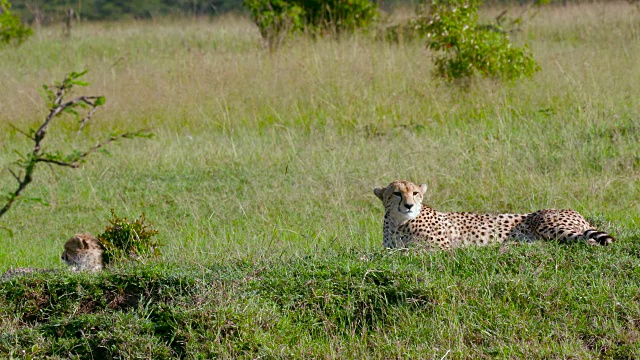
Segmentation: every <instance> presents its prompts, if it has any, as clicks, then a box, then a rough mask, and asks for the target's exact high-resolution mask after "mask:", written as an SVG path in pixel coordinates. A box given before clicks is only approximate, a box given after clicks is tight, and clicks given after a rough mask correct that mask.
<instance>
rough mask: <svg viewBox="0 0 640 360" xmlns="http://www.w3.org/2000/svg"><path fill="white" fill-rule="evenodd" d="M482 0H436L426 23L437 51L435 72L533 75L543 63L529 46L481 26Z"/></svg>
mask: <svg viewBox="0 0 640 360" xmlns="http://www.w3.org/2000/svg"><path fill="white" fill-rule="evenodd" d="M480 3H481V2H480V0H448V1H446V2H441V1H438V0H434V1H433V4H432V8H431V14H432V16H431V19H430V21H429V22H428V24H427V26H426V33H427V39H428V40H427V46H428V47H429V48H430V49H431V50H435V51H438V52H439V54H438V55H437V56H436V58H435V60H434V62H435V66H436V70H435V71H436V74H437V75H438V76H441V77H443V78H445V79H447V80H455V79H461V78H470V77H473V76H476V75H479V76H483V77H496V78H502V79H506V80H511V79H518V78H524V77H530V76H532V75H533V74H534V73H535V72H536V71H538V70H540V67H539V66H538V64H537V63H536V61H535V60H534V59H533V57H532V56H531V54H530V53H529V51H528V49H527V48H526V47H524V48H519V47H515V46H513V45H512V44H511V42H510V41H509V38H508V36H507V34H506V33H505V32H503V31H499V29H495V28H493V27H490V26H478V24H477V20H478V7H479V5H480Z"/></svg>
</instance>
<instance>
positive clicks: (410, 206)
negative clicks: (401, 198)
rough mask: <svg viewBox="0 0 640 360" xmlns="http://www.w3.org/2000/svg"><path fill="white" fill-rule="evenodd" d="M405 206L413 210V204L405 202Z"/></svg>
mask: <svg viewBox="0 0 640 360" xmlns="http://www.w3.org/2000/svg"><path fill="white" fill-rule="evenodd" d="M404 207H406V208H407V209H408V210H411V208H412V207H413V204H404Z"/></svg>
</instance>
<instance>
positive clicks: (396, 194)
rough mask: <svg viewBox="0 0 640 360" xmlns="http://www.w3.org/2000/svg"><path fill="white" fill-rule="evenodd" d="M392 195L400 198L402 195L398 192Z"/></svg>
mask: <svg viewBox="0 0 640 360" xmlns="http://www.w3.org/2000/svg"><path fill="white" fill-rule="evenodd" d="M393 195H395V196H400V197H402V193H401V192H400V191H395V192H394V193H393Z"/></svg>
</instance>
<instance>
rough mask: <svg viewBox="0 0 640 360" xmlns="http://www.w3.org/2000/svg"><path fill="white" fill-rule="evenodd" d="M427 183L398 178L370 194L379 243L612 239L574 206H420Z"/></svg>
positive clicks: (428, 244)
mask: <svg viewBox="0 0 640 360" xmlns="http://www.w3.org/2000/svg"><path fill="white" fill-rule="evenodd" d="M426 190H427V185H424V184H423V185H420V186H418V185H416V184H414V183H412V182H410V181H404V180H397V181H394V182H392V183H391V184H389V186H387V187H386V188H382V187H377V188H375V189H373V193H374V194H375V195H376V196H377V197H378V198H380V200H382V203H383V204H384V208H385V214H384V242H383V244H384V247H386V248H396V247H405V246H407V245H409V244H413V243H415V244H416V245H418V246H425V247H429V248H435V247H439V248H440V249H452V248H456V247H459V246H467V245H487V244H490V243H496V242H498V243H502V242H504V241H506V240H508V239H515V240H519V241H533V240H536V239H544V240H559V241H567V242H568V241H577V240H585V241H587V243H589V244H592V245H597V244H600V245H608V244H611V243H613V242H614V241H615V240H614V238H613V237H611V236H610V235H609V234H607V233H604V232H601V231H598V230H595V229H594V228H593V226H592V225H591V224H589V223H588V222H587V221H586V220H585V219H584V218H583V217H582V215H580V214H579V213H577V212H576V211H573V210H556V209H545V210H539V211H536V212H532V213H528V214H477V213H467V212H462V213H458V212H452V213H449V212H440V211H436V210H434V209H432V208H430V207H428V206H424V205H422V198H423V196H424V193H425V191H426Z"/></svg>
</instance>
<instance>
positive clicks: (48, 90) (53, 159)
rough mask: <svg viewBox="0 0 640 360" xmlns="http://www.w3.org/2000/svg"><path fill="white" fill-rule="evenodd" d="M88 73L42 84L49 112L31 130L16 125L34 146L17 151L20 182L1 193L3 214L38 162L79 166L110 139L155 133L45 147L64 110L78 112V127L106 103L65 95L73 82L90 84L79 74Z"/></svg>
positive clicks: (144, 131)
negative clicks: (85, 145)
mask: <svg viewBox="0 0 640 360" xmlns="http://www.w3.org/2000/svg"><path fill="white" fill-rule="evenodd" d="M86 73H87V71H86V70H85V71H82V72H79V73H77V72H72V73H71V74H69V75H67V76H65V78H64V80H62V82H59V83H58V82H56V83H55V84H53V85H51V86H47V85H43V90H44V96H45V100H46V101H47V106H48V108H49V114H48V115H47V117H46V118H45V120H44V122H43V123H42V124H41V125H40V126H39V127H38V128H31V129H29V130H28V131H22V130H19V129H17V130H18V131H19V132H20V133H22V134H23V135H25V136H26V137H28V138H29V139H31V140H32V141H33V148H31V150H30V151H28V152H26V153H19V152H18V155H19V157H20V158H19V159H18V160H17V161H15V163H14V164H13V165H14V169H11V168H10V169H9V172H10V173H11V175H13V177H14V178H15V179H16V181H17V183H18V185H17V188H16V189H15V190H14V191H12V192H8V193H5V194H4V195H3V194H0V201H3V202H4V203H5V204H4V206H2V208H0V217H2V216H3V215H4V214H5V213H6V212H7V211H9V209H10V208H11V206H12V205H13V204H14V203H15V202H16V200H17V199H18V197H19V196H20V195H21V194H22V193H23V191H24V190H25V189H26V187H27V186H28V185H29V184H30V183H31V182H32V181H33V176H34V173H35V169H36V166H37V165H38V164H41V163H45V164H49V165H57V166H62V167H70V168H77V167H78V166H79V165H80V164H81V163H82V161H84V159H85V158H86V157H87V156H89V155H90V154H91V153H94V152H96V151H97V150H99V149H101V148H103V147H104V146H106V145H107V144H109V143H111V142H114V141H117V140H120V139H123V138H124V139H132V138H137V137H150V136H152V134H151V133H150V132H149V130H148V129H142V130H137V131H133V132H126V133H123V134H112V135H111V136H109V137H108V138H107V139H106V140H104V141H102V142H100V143H98V144H96V145H95V146H93V147H91V148H89V149H86V150H72V151H68V150H64V151H60V150H56V151H52V150H44V147H43V141H44V139H45V137H46V135H47V132H48V131H49V128H50V126H51V124H52V123H53V121H54V120H55V119H56V118H57V117H59V116H60V115H62V114H65V113H66V114H72V115H75V117H76V119H78V120H79V128H80V129H82V128H83V127H84V126H85V125H86V124H87V123H88V122H89V120H91V117H92V116H93V114H94V113H95V112H96V110H97V108H98V107H100V106H102V105H103V104H104V103H105V97H104V96H78V97H76V98H74V99H72V100H66V99H65V97H66V95H67V94H68V93H69V92H70V91H71V89H72V88H73V87H74V86H87V85H88V83H86V82H84V81H81V80H80V78H81V77H82V76H84V75H85V74H86ZM82 110H84V111H86V114H85V116H83V117H81V116H80V111H82ZM67 151H68V152H67ZM15 168H17V169H15Z"/></svg>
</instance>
